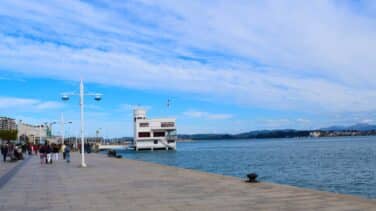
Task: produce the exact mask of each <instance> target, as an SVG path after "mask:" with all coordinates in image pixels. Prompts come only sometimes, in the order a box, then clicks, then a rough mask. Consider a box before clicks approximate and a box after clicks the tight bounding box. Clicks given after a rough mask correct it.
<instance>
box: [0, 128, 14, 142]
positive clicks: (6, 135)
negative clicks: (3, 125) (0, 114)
mask: <svg viewBox="0 0 376 211" xmlns="http://www.w3.org/2000/svg"><path fill="white" fill-rule="evenodd" d="M17 133H18V131H17V130H0V139H1V140H6V141H11V140H16V139H17Z"/></svg>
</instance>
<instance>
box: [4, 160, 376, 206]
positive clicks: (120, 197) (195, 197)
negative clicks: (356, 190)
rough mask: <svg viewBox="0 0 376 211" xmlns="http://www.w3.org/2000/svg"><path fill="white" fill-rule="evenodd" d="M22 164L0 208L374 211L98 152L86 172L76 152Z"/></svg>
mask: <svg viewBox="0 0 376 211" xmlns="http://www.w3.org/2000/svg"><path fill="white" fill-rule="evenodd" d="M23 162H24V163H22V164H21V162H20V163H18V164H10V165H13V166H12V167H13V168H18V169H17V170H16V171H15V172H14V175H13V177H12V178H11V179H10V180H8V181H7V182H6V184H4V185H3V186H2V187H1V186H0V210H200V211H201V210H376V201H374V200H366V199H360V198H357V197H353V196H346V195H338V194H333V193H325V192H318V191H312V190H306V189H300V188H294V187H290V186H282V185H275V184H269V183H258V184H250V183H245V182H244V181H241V180H240V179H237V178H232V177H226V176H220V175H213V174H208V173H203V172H197V171H192V170H184V169H178V168H174V167H167V166H162V165H157V164H152V163H146V162H142V161H133V160H127V159H115V158H107V157H106V156H104V155H100V154H89V155H88V156H87V162H88V167H87V168H79V167H78V166H79V154H77V153H76V154H73V155H72V163H70V164H67V163H65V162H63V161H58V162H56V163H54V164H53V165H45V166H40V164H39V159H38V157H36V156H33V157H32V158H31V159H27V160H25V161H23ZM4 169H5V168H4ZM1 170H2V169H1ZM9 171H13V170H9V167H8V172H9ZM2 175H4V174H2V173H0V181H1V180H2V179H1V178H3V177H2Z"/></svg>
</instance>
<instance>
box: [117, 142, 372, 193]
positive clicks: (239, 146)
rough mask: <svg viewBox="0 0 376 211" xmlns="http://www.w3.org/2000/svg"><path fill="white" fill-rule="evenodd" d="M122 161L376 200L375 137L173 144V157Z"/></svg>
mask: <svg viewBox="0 0 376 211" xmlns="http://www.w3.org/2000/svg"><path fill="white" fill-rule="evenodd" d="M119 153H120V154H122V155H123V157H125V158H129V159H137V160H143V161H149V162H155V163H159V164H164V165H170V166H176V167H181V168H186V169H194V170H199V171H205V172H211V173H216V174H222V175H229V176H235V177H239V178H244V179H245V175H246V174H248V173H251V172H255V173H257V174H258V175H259V178H258V179H259V180H260V181H267V182H273V183H279V184H287V185H293V186H297V187H303V188H310V189H316V190H322V191H331V192H336V193H343V194H352V195H358V196H362V197H366V198H376V137H374V136H369V137H337V138H294V139H257V140H255V139H249V140H208V141H194V142H178V144H177V150H176V151H171V150H170V151H153V152H151V151H139V152H135V151H122V152H119Z"/></svg>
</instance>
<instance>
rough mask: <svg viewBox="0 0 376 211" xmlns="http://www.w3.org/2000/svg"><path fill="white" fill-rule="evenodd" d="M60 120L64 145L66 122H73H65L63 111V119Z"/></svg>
mask: <svg viewBox="0 0 376 211" xmlns="http://www.w3.org/2000/svg"><path fill="white" fill-rule="evenodd" d="M60 121H61V144H62V145H63V144H64V140H65V125H66V124H72V122H71V121H69V122H65V121H64V114H63V113H61V120H60Z"/></svg>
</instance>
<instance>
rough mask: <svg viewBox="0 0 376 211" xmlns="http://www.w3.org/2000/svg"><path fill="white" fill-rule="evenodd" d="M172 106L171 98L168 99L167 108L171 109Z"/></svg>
mask: <svg viewBox="0 0 376 211" xmlns="http://www.w3.org/2000/svg"><path fill="white" fill-rule="evenodd" d="M170 106H171V100H170V98H169V99H167V108H170Z"/></svg>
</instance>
